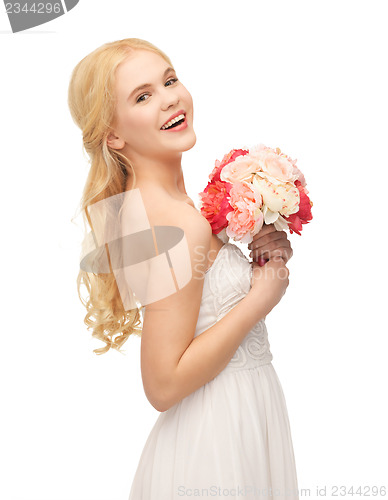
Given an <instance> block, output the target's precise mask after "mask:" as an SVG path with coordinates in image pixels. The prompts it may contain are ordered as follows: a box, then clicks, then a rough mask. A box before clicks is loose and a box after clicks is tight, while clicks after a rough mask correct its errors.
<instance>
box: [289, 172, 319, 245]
mask: <svg viewBox="0 0 388 500" xmlns="http://www.w3.org/2000/svg"><path fill="white" fill-rule="evenodd" d="M295 186H296V187H297V188H298V189H299V196H300V203H299V211H298V212H296V213H295V214H291V215H289V216H288V217H284V218H285V219H286V221H287V222H288V223H289V225H288V229H289V230H290V234H292V233H293V232H294V231H295V233H297V234H299V235H300V231H302V224H307V223H308V222H310V221H311V219H312V218H313V216H312V214H311V207H312V206H313V202H312V201H311V200H310V198H309V197H308V196H307V193H308V191H307V189H306V188H305V187H303V185H302V184H301V182H300V181H298V180H296V181H295Z"/></svg>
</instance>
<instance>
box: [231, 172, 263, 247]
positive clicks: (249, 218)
mask: <svg viewBox="0 0 388 500" xmlns="http://www.w3.org/2000/svg"><path fill="white" fill-rule="evenodd" d="M229 194H230V199H229V203H230V206H231V207H232V208H233V210H232V211H230V212H229V213H228V214H227V215H226V219H227V221H228V223H229V224H228V225H227V227H226V234H227V235H228V237H229V238H233V239H235V240H237V241H241V242H242V243H250V242H251V241H252V236H254V235H255V234H256V233H258V232H259V231H260V229H261V227H262V226H263V213H262V212H261V210H260V208H261V206H262V204H263V200H262V197H261V195H260V193H258V192H257V191H255V190H252V189H251V187H250V186H249V185H248V184H247V183H245V182H235V183H234V184H233V186H232V188H231V189H230V193H229Z"/></svg>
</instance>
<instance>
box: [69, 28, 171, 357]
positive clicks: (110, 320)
mask: <svg viewBox="0 0 388 500" xmlns="http://www.w3.org/2000/svg"><path fill="white" fill-rule="evenodd" d="M139 49H140V50H149V51H152V52H155V53H156V54H158V55H160V56H161V57H163V59H164V60H165V61H166V62H167V63H168V64H169V65H170V66H171V67H173V65H172V63H171V60H170V59H169V58H168V56H167V55H166V54H165V53H164V52H163V51H161V50H160V49H158V48H157V47H155V45H153V44H152V43H150V42H148V41H146V40H142V39H140V38H125V39H123V40H117V41H114V42H110V43H106V44H104V45H102V46H101V47H99V48H97V49H96V50H94V51H93V52H91V53H90V54H88V55H87V56H86V57H84V58H83V59H82V60H81V61H80V62H79V63H78V64H77V66H76V67H75V68H74V70H73V72H72V74H71V78H70V83H69V89H68V105H69V108H70V113H71V116H72V118H73V120H74V122H75V123H76V125H77V126H78V127H79V128H80V129H81V131H82V139H83V147H84V149H85V151H86V153H87V154H88V156H89V158H90V170H89V173H88V176H87V180H86V184H85V186H84V189H83V193H82V198H81V201H80V205H79V209H80V211H81V212H82V214H83V216H84V223H85V225H86V226H87V225H89V226H90V228H91V231H93V226H92V221H91V217H90V214H89V213H88V207H89V206H90V205H93V204H94V203H97V202H99V201H101V200H104V199H106V198H109V197H111V196H114V195H117V194H119V193H123V192H124V191H125V189H126V185H127V181H128V179H129V178H130V177H132V189H133V186H134V185H135V182H136V176H135V171H134V169H133V168H132V165H131V164H130V162H129V161H128V159H127V158H126V157H125V156H124V155H123V154H121V153H119V152H118V151H117V150H114V149H112V148H110V147H109V146H108V145H107V137H108V135H109V132H110V128H111V127H112V124H113V121H114V119H115V92H114V88H115V75H116V68H117V67H118V66H119V64H120V63H122V62H123V61H124V60H125V59H126V58H127V57H128V56H129V55H131V54H133V52H134V51H136V50H139ZM85 239H86V237H85ZM84 241H85V240H84ZM110 270H111V272H109V273H96V272H89V271H85V270H83V269H82V268H80V271H79V273H78V276H77V291H78V296H79V298H80V300H81V302H82V304H83V305H84V306H85V307H86V310H87V313H86V316H85V318H84V323H85V324H86V326H87V328H88V329H92V337H94V338H97V339H99V340H101V341H103V342H104V343H105V344H106V346H105V347H101V348H100V349H94V351H93V352H94V353H95V354H104V353H105V352H107V351H108V350H109V349H110V348H114V349H116V350H117V351H119V352H121V351H120V347H121V346H122V345H123V344H124V342H126V340H127V339H128V337H129V336H130V335H131V334H134V335H137V336H138V337H141V331H142V308H143V306H140V304H139V302H138V301H137V300H136V299H134V300H133V301H132V303H136V304H138V306H137V307H136V308H134V309H131V310H125V308H124V306H123V302H122V299H121V297H120V293H119V289H118V286H117V283H116V280H115V276H114V274H113V272H112V269H111V268H110ZM82 285H84V286H85V287H86V290H87V294H88V296H87V297H86V298H83V297H82V295H81V287H82Z"/></svg>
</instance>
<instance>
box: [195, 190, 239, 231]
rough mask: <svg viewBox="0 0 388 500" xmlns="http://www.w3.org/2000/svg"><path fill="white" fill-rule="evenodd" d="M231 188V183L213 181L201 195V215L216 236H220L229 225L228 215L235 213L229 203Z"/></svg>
mask: <svg viewBox="0 0 388 500" xmlns="http://www.w3.org/2000/svg"><path fill="white" fill-rule="evenodd" d="M231 188H232V184H231V183H230V182H222V181H219V180H216V181H214V180H213V181H212V182H209V183H208V185H207V186H206V188H205V189H204V191H203V192H202V193H199V196H200V197H201V200H202V206H201V214H202V215H203V216H204V217H205V218H206V219H207V220H208V222H209V224H210V225H211V227H212V231H213V233H214V234H218V233H219V232H220V231H222V230H223V229H224V228H225V227H226V226H227V225H228V220H227V219H226V214H228V213H229V212H231V211H233V208H232V207H231V206H230V205H229V202H228V198H229V191H230V190H231Z"/></svg>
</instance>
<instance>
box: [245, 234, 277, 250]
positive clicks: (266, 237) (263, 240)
mask: <svg viewBox="0 0 388 500" xmlns="http://www.w3.org/2000/svg"><path fill="white" fill-rule="evenodd" d="M286 239H287V234H286V232H285V231H277V230H276V229H275V230H273V231H270V232H267V233H266V234H262V233H261V232H259V233H258V234H257V235H256V237H254V239H253V240H252V242H251V243H249V245H248V248H249V250H252V249H256V248H259V247H262V246H265V245H268V244H269V243H271V242H272V241H277V240H286Z"/></svg>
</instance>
